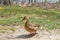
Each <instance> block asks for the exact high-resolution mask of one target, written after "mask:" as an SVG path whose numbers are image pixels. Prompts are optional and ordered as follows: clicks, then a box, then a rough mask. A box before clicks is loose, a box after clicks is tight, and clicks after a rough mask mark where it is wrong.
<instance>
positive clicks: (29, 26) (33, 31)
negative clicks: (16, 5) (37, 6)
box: [23, 16, 40, 34]
mask: <svg viewBox="0 0 60 40" xmlns="http://www.w3.org/2000/svg"><path fill="white" fill-rule="evenodd" d="M23 20H25V21H26V22H25V26H24V28H25V29H26V31H28V32H30V34H36V31H37V30H38V28H39V26H40V25H39V24H30V22H29V18H28V17H27V16H24V18H23Z"/></svg>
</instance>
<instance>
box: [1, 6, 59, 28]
mask: <svg viewBox="0 0 60 40" xmlns="http://www.w3.org/2000/svg"><path fill="white" fill-rule="evenodd" d="M24 15H27V16H29V17H30V22H31V23H38V24H40V25H41V26H42V27H43V28H44V29H60V11H59V10H56V9H48V10H47V9H43V8H39V7H19V6H4V7H3V10H0V25H14V24H18V25H23V24H24V22H21V19H22V18H23V16H24Z"/></svg>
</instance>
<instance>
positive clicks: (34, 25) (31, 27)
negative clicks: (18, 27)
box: [29, 24, 38, 30]
mask: <svg viewBox="0 0 60 40" xmlns="http://www.w3.org/2000/svg"><path fill="white" fill-rule="evenodd" d="M29 28H30V29H34V30H37V29H38V25H36V24H29Z"/></svg>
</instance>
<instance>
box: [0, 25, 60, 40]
mask: <svg viewBox="0 0 60 40" xmlns="http://www.w3.org/2000/svg"><path fill="white" fill-rule="evenodd" d="M15 27H16V31H14V32H12V31H8V32H6V33H0V40H60V31H59V30H50V31H46V30H39V31H38V32H37V34H36V35H34V36H30V35H29V33H28V32H27V31H25V29H24V28H23V27H21V28H19V27H18V26H15Z"/></svg>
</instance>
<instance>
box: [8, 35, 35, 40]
mask: <svg viewBox="0 0 60 40" xmlns="http://www.w3.org/2000/svg"><path fill="white" fill-rule="evenodd" d="M33 36H35V34H33V35H30V34H23V35H19V36H16V37H14V38H12V37H9V38H8V39H15V38H16V39H27V38H31V37H33Z"/></svg>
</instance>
